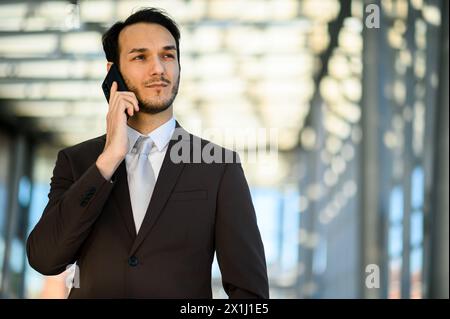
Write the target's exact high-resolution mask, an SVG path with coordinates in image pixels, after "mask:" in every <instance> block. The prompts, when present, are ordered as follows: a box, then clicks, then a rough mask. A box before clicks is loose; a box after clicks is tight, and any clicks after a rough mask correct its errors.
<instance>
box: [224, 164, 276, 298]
mask: <svg viewBox="0 0 450 319" xmlns="http://www.w3.org/2000/svg"><path fill="white" fill-rule="evenodd" d="M215 227H216V229H215V245H216V253H217V261H218V264H219V268H220V271H221V274H222V284H223V288H224V290H225V292H226V293H227V295H228V297H229V298H241V299H245V298H269V285H268V279H267V268H266V261H265V255H264V246H263V243H262V240H261V236H260V233H259V229H258V226H257V222H256V215H255V210H254V207H253V203H252V199H251V196H250V191H249V188H248V185H247V181H246V179H245V175H244V172H243V170H242V166H241V164H240V163H233V164H226V167H225V171H224V173H223V177H222V180H221V182H220V186H219V193H218V197H217V210H216V226H215Z"/></svg>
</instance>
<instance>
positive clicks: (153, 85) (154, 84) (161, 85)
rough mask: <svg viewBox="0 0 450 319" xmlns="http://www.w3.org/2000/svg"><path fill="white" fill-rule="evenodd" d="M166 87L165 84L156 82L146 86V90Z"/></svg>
mask: <svg viewBox="0 0 450 319" xmlns="http://www.w3.org/2000/svg"><path fill="white" fill-rule="evenodd" d="M166 86H168V84H167V83H163V82H158V83H153V84H151V85H146V86H145V87H146V88H150V89H161V88H164V87H166Z"/></svg>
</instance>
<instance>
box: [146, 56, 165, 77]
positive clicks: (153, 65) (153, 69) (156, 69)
mask: <svg viewBox="0 0 450 319" xmlns="http://www.w3.org/2000/svg"><path fill="white" fill-rule="evenodd" d="M148 72H149V74H150V75H162V74H164V65H163V63H162V61H161V59H160V58H159V57H158V56H156V57H153V58H152V59H151V61H150V65H149V70H148Z"/></svg>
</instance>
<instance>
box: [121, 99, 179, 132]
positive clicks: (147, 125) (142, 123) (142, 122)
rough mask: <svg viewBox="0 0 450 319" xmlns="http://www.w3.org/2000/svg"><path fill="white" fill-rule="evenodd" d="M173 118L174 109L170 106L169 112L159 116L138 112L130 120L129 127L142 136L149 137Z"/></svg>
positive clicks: (166, 111)
mask: <svg viewBox="0 0 450 319" xmlns="http://www.w3.org/2000/svg"><path fill="white" fill-rule="evenodd" d="M172 116H173V109H172V106H170V107H169V108H168V109H167V110H165V111H163V112H160V113H157V114H147V113H143V112H137V113H135V114H134V116H133V117H130V118H129V119H128V125H129V126H130V127H132V128H134V129H135V130H136V131H138V132H139V133H141V134H142V135H148V134H149V133H151V132H152V131H154V130H155V129H157V128H158V127H160V126H161V125H163V124H164V123H166V122H167V121H168V120H170V119H171V118H172Z"/></svg>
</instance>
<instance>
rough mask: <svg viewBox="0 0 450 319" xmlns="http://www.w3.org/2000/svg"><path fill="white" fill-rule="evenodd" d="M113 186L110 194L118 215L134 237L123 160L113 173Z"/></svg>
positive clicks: (134, 230)
mask: <svg viewBox="0 0 450 319" xmlns="http://www.w3.org/2000/svg"><path fill="white" fill-rule="evenodd" d="M115 179H116V180H115V183H116V185H115V187H114V189H113V191H112V196H113V198H114V201H115V202H116V205H117V206H118V207H119V211H120V215H121V216H122V219H123V221H124V223H125V226H126V228H127V230H128V233H129V234H130V236H131V238H133V239H135V238H136V226H135V224H134V218H133V211H132V208H131V200H130V191H129V188H128V178H127V167H126V163H125V160H123V161H122V163H120V165H119V167H118V168H117V171H116V173H115Z"/></svg>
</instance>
